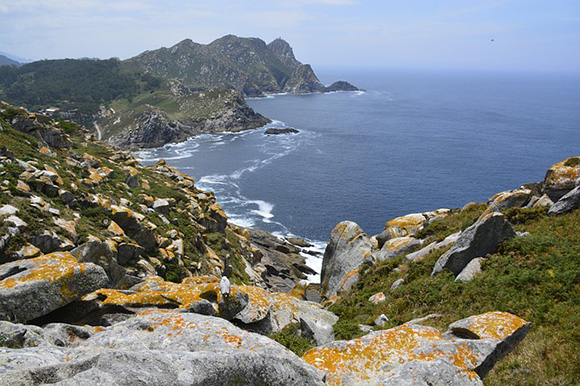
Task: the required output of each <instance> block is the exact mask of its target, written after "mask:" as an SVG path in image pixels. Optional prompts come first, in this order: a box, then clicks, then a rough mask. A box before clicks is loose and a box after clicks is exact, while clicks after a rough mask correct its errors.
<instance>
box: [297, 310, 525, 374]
mask: <svg viewBox="0 0 580 386" xmlns="http://www.w3.org/2000/svg"><path fill="white" fill-rule="evenodd" d="M460 326H467V327H466V328H467V329H469V331H471V330H473V331H476V333H475V332H474V333H472V334H470V335H469V338H467V339H466V338H465V336H463V337H457V336H456V335H454V332H457V331H458V330H459V329H460V328H461V327H460ZM529 327H530V323H527V322H526V321H524V320H523V319H520V318H518V317H516V316H514V315H511V314H507V313H502V312H494V313H488V314H483V315H478V316H475V317H472V318H469V319H466V320H465V321H459V322H456V323H454V324H452V325H451V326H450V331H451V332H450V333H446V334H441V333H440V332H439V331H438V330H437V329H435V328H432V327H426V326H420V325H416V324H415V325H414V324H404V325H401V326H398V327H395V328H391V329H388V330H383V331H375V332H371V333H370V334H368V335H366V336H363V337H361V338H358V339H353V340H350V341H336V342H333V343H330V344H327V345H324V346H321V347H317V348H314V349H312V350H310V351H308V352H306V354H304V356H303V357H302V358H303V359H304V360H305V361H306V362H308V363H310V364H312V365H313V366H315V367H316V368H318V369H320V370H322V371H324V372H326V376H327V377H326V384H327V385H344V384H348V385H350V384H370V385H375V384H381V385H383V384H388V385H407V384H408V385H411V384H421V385H429V384H442V385H443V384H445V385H450V384H454V385H481V384H482V383H481V378H483V377H484V376H485V375H486V374H487V373H488V372H489V370H490V369H491V368H492V367H493V365H494V364H495V363H496V362H497V361H498V360H499V359H501V358H502V357H503V356H504V355H506V354H507V353H508V352H509V351H511V350H512V349H513V348H514V347H515V345H517V343H519V341H521V339H523V337H524V336H525V335H526V333H527V331H528V330H529Z"/></svg>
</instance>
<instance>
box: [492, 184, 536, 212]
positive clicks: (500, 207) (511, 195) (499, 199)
mask: <svg viewBox="0 0 580 386" xmlns="http://www.w3.org/2000/svg"><path fill="white" fill-rule="evenodd" d="M531 198H532V191H531V190H530V189H516V190H510V191H506V192H501V193H497V194H496V195H494V196H493V197H492V198H490V200H489V206H488V208H487V212H501V211H504V210H506V209H509V208H521V207H523V206H525V205H526V204H527V203H528V201H530V199H531Z"/></svg>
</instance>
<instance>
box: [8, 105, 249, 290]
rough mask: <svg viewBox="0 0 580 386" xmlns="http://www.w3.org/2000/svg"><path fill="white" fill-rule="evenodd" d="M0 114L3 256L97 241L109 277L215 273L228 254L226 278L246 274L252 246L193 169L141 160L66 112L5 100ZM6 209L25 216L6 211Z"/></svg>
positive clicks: (114, 281)
mask: <svg viewBox="0 0 580 386" xmlns="http://www.w3.org/2000/svg"><path fill="white" fill-rule="evenodd" d="M0 123H1V129H0V144H1V147H0V175H1V176H2V181H3V183H2V186H1V188H0V207H2V206H4V205H9V207H7V208H8V209H7V212H6V213H2V215H0V216H1V217H2V218H3V222H2V223H0V235H1V239H2V242H1V243H0V262H1V263H4V262H7V261H12V260H17V259H21V258H30V257H34V256H36V255H38V254H40V253H43V254H46V253H51V252H55V251H70V250H73V249H75V248H81V249H82V250H83V251H85V252H86V253H87V254H88V255H91V253H93V254H95V253H96V252H94V249H95V248H100V249H99V250H101V252H102V249H104V250H106V253H104V255H106V258H104V259H103V260H99V261H98V262H97V264H102V265H103V266H104V267H105V270H106V271H107V273H108V274H109V275H110V277H109V279H110V280H111V285H116V284H117V283H119V282H122V281H127V280H129V282H131V281H132V280H134V279H135V278H138V277H143V276H144V275H147V274H148V275H151V274H158V275H160V276H162V277H164V278H166V279H167V280H174V281H180V280H181V279H183V278H184V277H186V276H191V275H192V274H193V273H197V274H204V273H208V274H209V273H213V272H214V271H215V269H216V267H221V266H223V262H224V260H225V258H226V255H228V254H229V255H230V259H229V264H230V265H231V266H232V267H233V272H232V278H233V280H234V281H235V282H238V283H241V282H246V283H247V282H249V281H250V277H249V275H248V273H247V272H249V271H248V269H247V267H246V262H247V261H250V260H252V261H253V260H255V257H254V253H255V250H254V249H253V248H252V247H250V245H249V241H248V239H247V238H246V237H245V236H243V235H241V234H240V233H243V231H242V229H241V228H238V227H236V226H233V225H230V224H229V223H228V222H227V216H226V215H225V213H224V212H223V210H222V209H221V207H220V206H219V205H218V204H217V203H216V202H215V197H214V195H213V193H211V192H204V191H201V190H199V189H197V188H196V187H195V186H194V183H193V179H192V178H191V177H189V176H186V175H184V174H181V173H180V172H178V171H177V170H175V169H172V168H170V167H168V166H166V165H165V164H164V163H160V164H158V165H155V166H151V167H147V168H145V167H142V166H141V165H139V164H138V163H137V162H136V160H135V159H134V158H133V157H132V156H131V155H130V154H129V153H124V152H120V151H119V150H117V149H113V148H110V147H106V146H103V145H102V144H100V143H99V142H97V141H95V139H94V136H92V135H90V134H88V133H87V132H86V131H83V129H82V128H81V127H80V126H78V125H76V124H75V123H72V122H71V121H57V120H52V119H50V118H49V117H47V116H43V115H39V114H29V113H28V112H26V111H25V110H24V109H20V108H14V107H12V106H9V105H6V104H3V105H2V106H1V108H0ZM11 207H13V208H14V209H12V208H11ZM11 212H14V213H13V215H14V216H16V217H17V218H18V219H19V220H21V221H22V222H20V221H19V220H17V219H12V220H13V221H12V220H10V219H9V220H6V219H4V216H9V215H11V214H10V213H11ZM11 221H12V222H11ZM14 221H16V222H14ZM83 248H84V249H83ZM91 250H92V251H93V252H90V251H91ZM85 252H83V253H85ZM101 252H99V253H96V255H100V254H102V253H101ZM85 257H86V256H85ZM86 258H87V259H89V260H90V259H91V258H90V257H86ZM85 261H86V260H85ZM254 279H256V278H254ZM254 279H252V280H254Z"/></svg>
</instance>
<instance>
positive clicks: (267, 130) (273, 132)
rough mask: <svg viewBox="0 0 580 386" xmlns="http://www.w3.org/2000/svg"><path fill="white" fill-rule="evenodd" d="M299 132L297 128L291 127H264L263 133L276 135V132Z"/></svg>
mask: <svg viewBox="0 0 580 386" xmlns="http://www.w3.org/2000/svg"><path fill="white" fill-rule="evenodd" d="M297 133H299V131H298V130H296V129H294V128H292V127H285V128H283V129H274V128H272V129H266V131H264V134H265V135H276V134H297Z"/></svg>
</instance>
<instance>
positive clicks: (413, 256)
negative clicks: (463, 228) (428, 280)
mask: <svg viewBox="0 0 580 386" xmlns="http://www.w3.org/2000/svg"><path fill="white" fill-rule="evenodd" d="M460 234H461V232H457V233H453V234H452V235H449V236H447V237H446V238H445V239H444V240H443V241H440V242H432V243H431V244H429V245H427V246H426V247H424V248H421V249H419V250H418V251H416V252H411V253H409V254H408V255H407V256H405V258H406V259H407V260H410V261H414V262H418V261H421V260H423V259H424V258H425V257H426V256H427V255H428V254H430V253H431V252H434V251H436V250H438V249H441V248H445V247H448V246H450V245H453V244H454V243H455V242H456V241H457V239H458V238H459V235H460Z"/></svg>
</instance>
